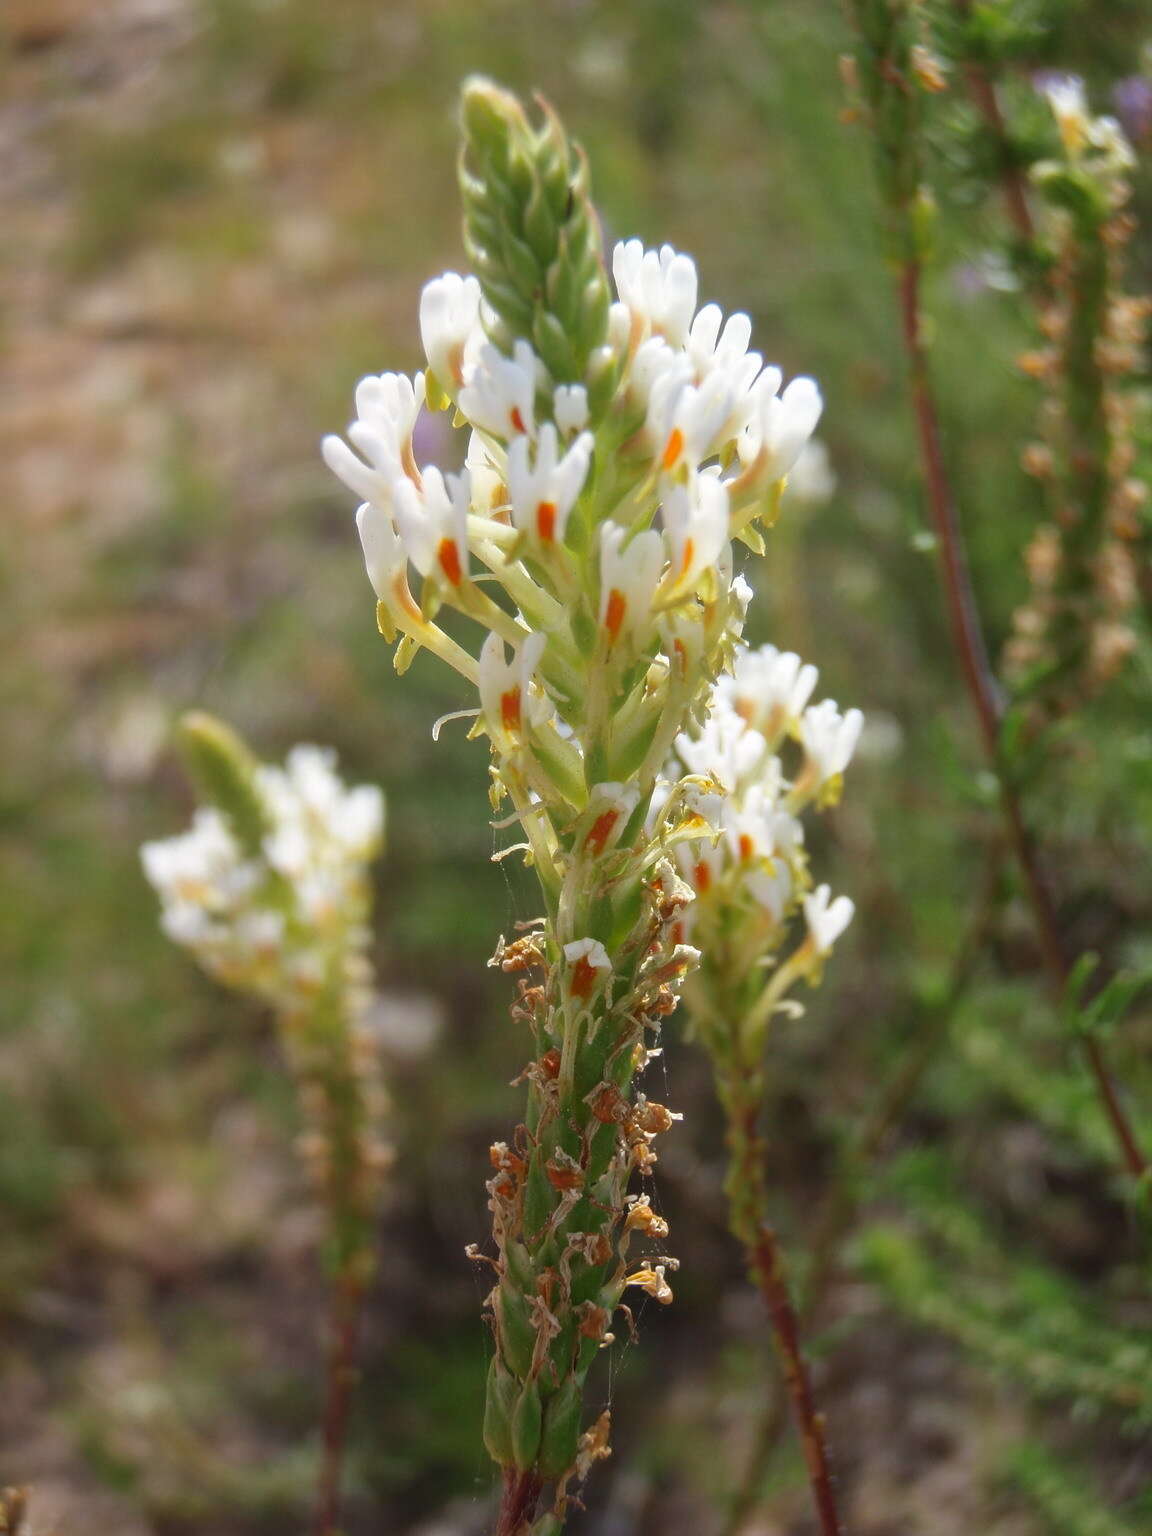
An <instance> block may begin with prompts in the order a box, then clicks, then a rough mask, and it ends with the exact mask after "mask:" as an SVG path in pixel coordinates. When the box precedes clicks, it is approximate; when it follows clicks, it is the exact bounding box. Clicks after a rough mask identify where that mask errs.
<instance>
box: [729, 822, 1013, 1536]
mask: <svg viewBox="0 0 1152 1536" xmlns="http://www.w3.org/2000/svg"><path fill="white" fill-rule="evenodd" d="M1003 864H1004V847H1003V844H1002V842H1001V840H1000V839H999V838H996V839H995V840H994V841H993V842H992V843H991V845H990V846H989V848H988V851H987V855H986V857H985V861H984V871H983V877H982V880H981V887H980V899H979V901H978V903H977V906H976V910H975V914H974V916H973V918H972V921H971V922H970V923H969V925H968V928H967V931H966V933H965V935H964V939H963V942H962V943H961V945H960V948H959V950H958V952H957V954H956V958H955V960H954V961H953V965H952V974H951V977H950V979H949V982H948V986H947V989H946V991H945V993H944V995H943V997H942V998H941V999H940V1002H939V1003H938V1004H937V1006H936V1009H935V1011H934V1013H933V1015H932V1017H931V1018H930V1019H929V1021H928V1027H927V1028H926V1029H924V1030H922V1031H921V1033H920V1035H919V1037H918V1039H917V1041H916V1045H915V1048H914V1049H913V1050H911V1051H910V1052H909V1053H908V1054H907V1055H906V1056H905V1058H904V1060H903V1061H902V1062H901V1064H900V1067H899V1070H898V1071H897V1072H896V1073H895V1074H894V1075H893V1077H892V1079H891V1081H890V1082H889V1083H887V1084H886V1086H885V1088H884V1091H883V1092H882V1093H881V1094H880V1096H879V1098H878V1099H877V1100H876V1103H875V1104H874V1105H873V1107H872V1110H871V1112H870V1113H869V1114H868V1116H867V1118H866V1119H865V1121H864V1124H863V1125H862V1126H861V1128H860V1131H859V1134H858V1136H857V1137H856V1141H855V1144H854V1146H853V1147H852V1148H851V1150H850V1151H849V1152H848V1154H847V1156H846V1158H845V1160H844V1165H843V1168H842V1171H841V1175H840V1177H839V1178H837V1179H836V1180H835V1182H833V1183H832V1184H831V1185H829V1187H828V1190H827V1193H826V1195H825V1196H824V1199H823V1200H822V1201H821V1203H820V1205H819V1207H818V1208H817V1211H816V1215H815V1218H814V1220H813V1222H812V1229H811V1230H812V1237H811V1240H810V1242H809V1244H808V1247H809V1250H810V1254H811V1258H810V1260H809V1264H808V1271H807V1275H806V1277H805V1284H804V1287H803V1293H802V1296H801V1301H800V1307H799V1318H800V1326H801V1328H803V1329H805V1330H806V1329H808V1328H810V1327H811V1326H812V1325H813V1324H814V1323H816V1321H817V1320H818V1317H819V1314H820V1311H821V1308H822V1307H823V1304H824V1301H825V1299H826V1297H827V1295H828V1291H829V1288H830V1286H831V1283H832V1280H833V1277H834V1275H835V1273H836V1266H837V1263H838V1261H839V1257H840V1252H841V1249H842V1247H843V1244H844V1241H845V1239H846V1238H847V1236H848V1234H849V1233H850V1232H851V1230H852V1227H853V1225H854V1223H855V1219H856V1213H857V1210H858V1209H859V1205H860V1175H861V1174H862V1173H863V1172H865V1171H866V1170H867V1169H868V1167H869V1166H870V1165H871V1164H872V1163H874V1162H875V1161H876V1160H877V1159H878V1158H879V1157H880V1155H881V1154H882V1153H883V1151H884V1148H885V1145H886V1144H887V1142H888V1140H889V1137H890V1136H891V1135H892V1133H893V1132H894V1131H895V1129H896V1128H897V1126H898V1125H899V1124H900V1122H901V1120H902V1119H903V1117H904V1115H905V1113H906V1112H907V1109H908V1106H909V1104H910V1103H911V1102H912V1099H913V1097H914V1095H915V1093H916V1090H917V1088H918V1087H919V1085H920V1082H921V1080H922V1079H923V1077H924V1074H925V1073H926V1072H927V1071H928V1069H929V1067H930V1066H931V1065H932V1063H933V1062H934V1061H935V1059H936V1056H937V1054H938V1053H939V1051H940V1048H941V1046H942V1045H943V1044H944V1041H945V1040H946V1039H947V1038H948V1031H949V1028H950V1026H951V1023H952V1019H953V1017H954V1015H955V1012H956V1009H957V1007H958V1006H959V1004H960V1002H961V1001H962V999H963V997H964V995H965V993H966V992H967V990H968V987H969V984H970V983H971V980H972V976H973V972H974V970H975V966H976V962H977V960H978V958H979V955H980V952H981V949H982V948H983V945H984V941H985V939H986V938H987V936H988V933H989V932H990V930H991V928H992V925H993V922H994V920H995V916H996V912H997V909H998V906H999V902H998V893H999V888H1000V880H1001V876H1002V873H1003ZM786 1420H787V1415H786V1412H785V1398H784V1396H783V1395H782V1394H780V1393H776V1394H775V1395H774V1396H773V1397H772V1398H771V1399H770V1400H769V1402H768V1404H767V1406H766V1408H765V1411H764V1413H763V1415H762V1416H761V1419H760V1423H759V1425H758V1426H757V1430H756V1436H755V1439H754V1440H753V1444H752V1450H751V1452H750V1454H749V1457H748V1463H747V1466H746V1468H745V1472H744V1476H743V1478H742V1479H741V1482H740V1486H739V1489H738V1490H737V1493H736V1496H735V1498H734V1499H733V1501H732V1505H731V1508H730V1509H729V1511H728V1516H727V1519H726V1520H725V1523H724V1526H723V1532H722V1536H739V1533H740V1532H741V1531H742V1530H743V1529H744V1526H745V1524H746V1523H747V1521H748V1519H749V1518H750V1516H751V1515H752V1514H753V1512H754V1510H755V1509H756V1506H757V1504H758V1503H759V1498H760V1489H761V1487H762V1486H763V1484H764V1479H765V1477H766V1476H767V1472H768V1466H769V1463H770V1462H771V1460H772V1457H773V1455H774V1454H775V1451H776V1448H777V1446H778V1445H779V1443H780V1437H781V1435H782V1434H783V1432H784V1426H785V1423H786Z"/></svg>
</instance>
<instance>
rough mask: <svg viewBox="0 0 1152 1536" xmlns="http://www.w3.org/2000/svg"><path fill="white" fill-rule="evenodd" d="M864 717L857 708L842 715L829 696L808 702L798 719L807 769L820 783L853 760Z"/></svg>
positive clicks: (831, 777) (832, 776)
mask: <svg viewBox="0 0 1152 1536" xmlns="http://www.w3.org/2000/svg"><path fill="white" fill-rule="evenodd" d="M863 725H864V716H863V715H862V714H861V713H860V711H859V710H858V709H850V710H848V712H847V713H846V714H843V715H842V714H841V713H840V710H839V708H838V707H837V705H836V704H835V702H834V701H833V700H832V699H825V700H824V701H823V702H822V703H820V704H811V705H809V707H808V708H807V709H806V710H805V711H804V714H803V715H802V716H801V719H800V741H801V744H802V745H803V747H804V751H805V753H806V754H807V756H808V771H810V772H811V773H812V774H813V775H814V776H815V778H816V779H817V781H818V783H819V784H820V785H821V786H823V785H824V784H826V783H827V782H828V781H829V779H834V778H835V777H836V775H837V774H838V773H843V772H844V770H845V768H847V766H848V764H849V763H850V762H851V761H852V754H853V752H855V750H856V743H857V742H858V741H859V740H860V731H861V728H862V727H863Z"/></svg>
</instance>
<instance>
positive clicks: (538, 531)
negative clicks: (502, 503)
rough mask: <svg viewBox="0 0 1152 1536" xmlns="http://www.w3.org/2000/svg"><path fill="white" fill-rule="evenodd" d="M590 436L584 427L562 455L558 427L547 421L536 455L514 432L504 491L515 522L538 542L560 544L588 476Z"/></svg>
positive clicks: (592, 440)
mask: <svg viewBox="0 0 1152 1536" xmlns="http://www.w3.org/2000/svg"><path fill="white" fill-rule="evenodd" d="M593 442H594V439H593V437H592V434H591V432H582V433H581V434H580V436H579V437H578V438H577V439H576V441H575V442H574V443H573V444H572V446H571V448H569V450H568V452H567V453H566V454H564V456H563V457H562V458H561V457H560V456H559V443H558V441H557V433H556V428H555V427H554V426H553V425H552V423H551V422H550V421H546V422H545V423H544V425H543V426H542V427H541V428H540V437H539V439H538V441H537V443H536V445H535V448H536V451H535V455H534V461H533V462H530V460H533V455H532V452H531V447H532V445H531V443H530V441H529V439H528V438H526V437H517V438H514V439H513V441H512V442H511V444H510V445H509V448H508V494H509V496H510V497H511V500H512V518H513V521H514V522H515V524H516V526H517V528H519V529H521V530H522V531H524V532H526V533H530V534H531V535H532V536H533V537H534V538H536V539H537V540H539V542H540V543H541V544H553V543H557V544H562V543H563V542H564V534H565V531H566V529H567V527H568V514H569V513H570V512H571V510H572V508H573V506H574V504H575V502H576V498H577V496H579V494H580V492H581V490H582V489H583V486H584V481H585V480H586V479H587V477H588V466H589V464H590V463H591V459H592V447H593Z"/></svg>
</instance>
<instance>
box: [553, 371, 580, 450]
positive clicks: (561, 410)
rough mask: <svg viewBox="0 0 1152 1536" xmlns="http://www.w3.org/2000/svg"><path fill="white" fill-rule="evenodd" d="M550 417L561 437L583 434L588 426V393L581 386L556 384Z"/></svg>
mask: <svg viewBox="0 0 1152 1536" xmlns="http://www.w3.org/2000/svg"><path fill="white" fill-rule="evenodd" d="M552 415H553V416H554V417H555V420H556V426H557V429H558V430H559V432H560V434H561V436H563V437H571V436H572V434H573V433H574V432H583V430H584V428H585V427H586V426H587V425H588V391H587V390H586V389H585V388H584V386H583V384H558V385H557V386H556V389H555V391H554V393H553V395H552Z"/></svg>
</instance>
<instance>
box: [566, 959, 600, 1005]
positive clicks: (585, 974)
mask: <svg viewBox="0 0 1152 1536" xmlns="http://www.w3.org/2000/svg"><path fill="white" fill-rule="evenodd" d="M595 985H596V967H595V966H594V965H593V964H592V963H591V962H590V961H589V959H588V956H587V955H581V956H580V958H579V960H577V962H576V964H575V965H574V966H573V967H572V979H571V981H570V982H569V988H570V990H571V992H572V996H573V997H579V998H589V997H591V996H592V988H593V987H594V986H595Z"/></svg>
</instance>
